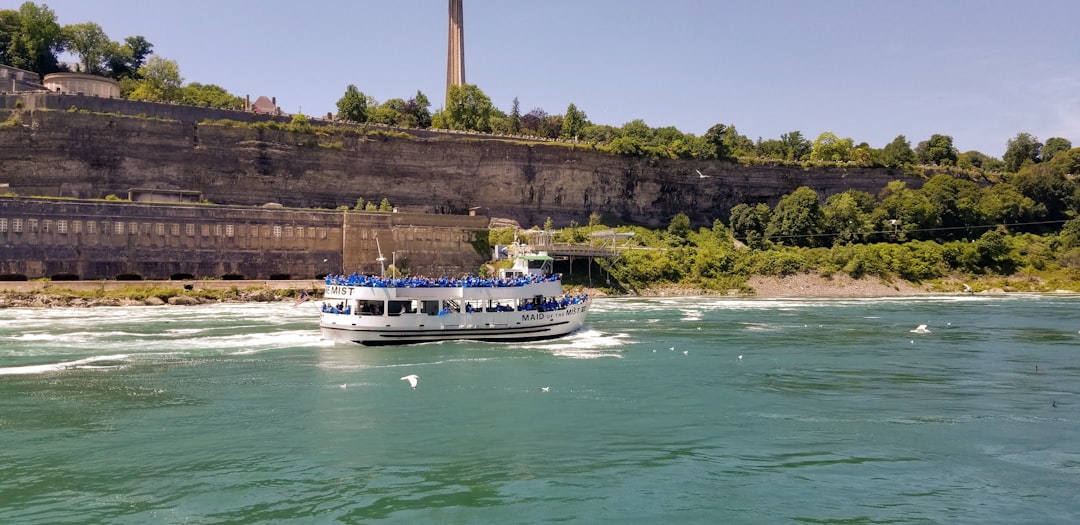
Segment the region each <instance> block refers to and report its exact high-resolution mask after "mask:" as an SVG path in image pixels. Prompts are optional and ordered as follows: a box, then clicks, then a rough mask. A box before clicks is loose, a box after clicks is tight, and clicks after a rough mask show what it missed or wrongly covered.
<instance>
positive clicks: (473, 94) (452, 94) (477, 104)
mask: <svg viewBox="0 0 1080 525" xmlns="http://www.w3.org/2000/svg"><path fill="white" fill-rule="evenodd" d="M493 110H494V107H493V106H492V104H491V99H490V98H488V96H487V95H485V94H484V92H483V91H481V90H480V88H479V87H477V86H476V85H475V84H464V85H460V86H457V85H455V86H450V88H449V89H448V90H447V93H446V108H445V109H443V111H442V121H441V122H440V124H441V125H442V126H444V127H445V128H447V129H453V130H463V131H483V132H487V131H490V130H491V114H492V111H493ZM432 127H435V122H434V120H433V121H432Z"/></svg>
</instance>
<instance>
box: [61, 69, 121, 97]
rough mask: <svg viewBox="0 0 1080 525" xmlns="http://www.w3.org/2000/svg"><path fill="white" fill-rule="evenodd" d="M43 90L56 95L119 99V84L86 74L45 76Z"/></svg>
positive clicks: (108, 79) (109, 79)
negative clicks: (65, 94) (66, 94)
mask: <svg viewBox="0 0 1080 525" xmlns="http://www.w3.org/2000/svg"><path fill="white" fill-rule="evenodd" d="M44 84H45V88H46V89H48V90H49V91H54V92H56V93H68V94H73V95H74V94H77V95H91V96H95V97H104V98H120V83H119V82H117V81H115V80H113V79H111V78H106V77H99V76H97V75H87V74H86V73H50V74H48V75H45V82H44Z"/></svg>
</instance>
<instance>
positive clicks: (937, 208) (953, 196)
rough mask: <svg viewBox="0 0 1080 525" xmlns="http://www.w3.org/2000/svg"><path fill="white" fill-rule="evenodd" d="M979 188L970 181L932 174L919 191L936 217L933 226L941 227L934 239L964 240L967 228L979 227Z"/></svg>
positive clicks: (981, 220)
mask: <svg viewBox="0 0 1080 525" xmlns="http://www.w3.org/2000/svg"><path fill="white" fill-rule="evenodd" d="M981 191H982V190H981V188H980V187H979V185H977V184H975V183H974V182H972V181H970V180H965V179H958V178H955V177H952V176H950V175H936V176H934V177H932V178H931V179H930V180H928V181H927V182H926V184H924V185H923V187H922V189H921V190H919V193H921V194H922V195H923V196H924V197H926V200H927V201H929V203H930V205H931V206H933V214H934V215H936V216H937V221H936V222H937V225H936V227H939V228H945V229H943V230H942V231H940V232H938V234H937V237H938V238H945V239H950V238H959V237H964V236H965V235H966V234H967V233H969V231H968V230H966V229H964V228H965V227H967V226H974V225H978V224H982V222H983V218H982V216H981V215H980V214H979V206H978V204H979V200H980V197H981V195H980V194H981Z"/></svg>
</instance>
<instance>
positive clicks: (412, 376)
mask: <svg viewBox="0 0 1080 525" xmlns="http://www.w3.org/2000/svg"><path fill="white" fill-rule="evenodd" d="M418 379H420V376H418V375H416V374H409V375H407V376H405V377H403V378H401V380H402V381H408V382H409V386H411V387H413V388H414V389H415V388H416V381H417V380H418Z"/></svg>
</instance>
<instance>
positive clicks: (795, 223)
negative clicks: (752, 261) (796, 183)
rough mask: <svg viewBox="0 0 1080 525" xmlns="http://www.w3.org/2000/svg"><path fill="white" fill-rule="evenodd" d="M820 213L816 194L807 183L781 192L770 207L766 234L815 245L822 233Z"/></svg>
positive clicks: (790, 241) (782, 240)
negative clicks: (776, 200) (776, 201)
mask: <svg viewBox="0 0 1080 525" xmlns="http://www.w3.org/2000/svg"><path fill="white" fill-rule="evenodd" d="M821 223H822V213H821V201H820V200H819V199H818V194H817V193H816V192H815V191H814V190H812V189H810V188H807V187H806V186H802V187H800V188H798V189H796V190H795V191H793V192H791V193H789V194H787V195H784V196H783V197H781V198H780V202H778V203H777V204H776V207H775V208H773V211H772V217H771V218H770V219H769V224H768V226H766V227H765V237H767V238H768V239H769V240H773V241H775V240H779V241H781V242H783V243H784V244H786V245H790V246H808V247H810V246H814V245H815V244H816V243H817V241H818V239H817V238H816V237H817V235H818V234H820V233H821Z"/></svg>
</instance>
